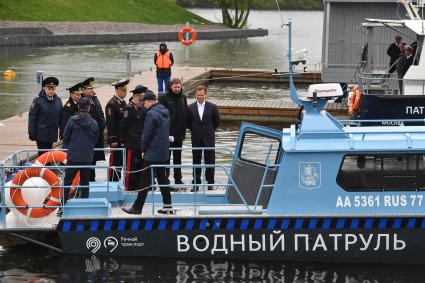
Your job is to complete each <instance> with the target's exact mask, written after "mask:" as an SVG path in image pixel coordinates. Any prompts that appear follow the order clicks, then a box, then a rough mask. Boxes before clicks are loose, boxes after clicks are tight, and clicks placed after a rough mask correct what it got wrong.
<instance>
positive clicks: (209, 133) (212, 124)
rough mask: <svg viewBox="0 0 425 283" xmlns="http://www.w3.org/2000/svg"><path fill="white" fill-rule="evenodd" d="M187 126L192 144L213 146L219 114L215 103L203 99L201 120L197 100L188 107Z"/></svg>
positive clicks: (195, 145)
mask: <svg viewBox="0 0 425 283" xmlns="http://www.w3.org/2000/svg"><path fill="white" fill-rule="evenodd" d="M187 112H188V115H187V128H188V129H189V130H190V131H191V133H192V135H191V139H192V146H193V147H197V146H201V144H204V145H205V146H210V147H214V146H215V130H216V129H217V128H218V126H219V125H220V114H219V112H218V108H217V105H215V104H213V103H211V102H208V101H205V108H204V113H203V115H202V121H201V118H200V117H199V112H198V102H194V103H192V104H190V105H189V107H188V111H187Z"/></svg>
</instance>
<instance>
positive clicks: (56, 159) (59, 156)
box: [34, 150, 80, 193]
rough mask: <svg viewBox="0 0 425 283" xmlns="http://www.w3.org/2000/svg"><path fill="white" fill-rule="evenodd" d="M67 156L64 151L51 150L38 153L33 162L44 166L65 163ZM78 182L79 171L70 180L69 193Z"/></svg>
mask: <svg viewBox="0 0 425 283" xmlns="http://www.w3.org/2000/svg"><path fill="white" fill-rule="evenodd" d="M67 156H68V153H67V152H65V151H61V150H52V151H48V152H45V153H43V154H42V155H40V156H39V157H38V158H37V160H36V161H35V162H34V164H35V165H37V166H45V165H47V164H49V163H51V164H55V165H59V164H60V163H62V164H65V165H66V162H67V159H66V158H67ZM79 183H80V172H78V173H77V175H75V178H74V180H72V184H71V186H72V187H71V193H72V192H73V191H74V187H76V186H78V184H79Z"/></svg>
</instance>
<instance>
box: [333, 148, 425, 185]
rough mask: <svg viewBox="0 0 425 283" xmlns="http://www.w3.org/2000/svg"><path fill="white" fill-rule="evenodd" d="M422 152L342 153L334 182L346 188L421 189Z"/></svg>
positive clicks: (423, 177) (423, 175) (424, 181)
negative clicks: (341, 159) (344, 154)
mask: <svg viewBox="0 0 425 283" xmlns="http://www.w3.org/2000/svg"><path fill="white" fill-rule="evenodd" d="M424 158H425V155H424V153H399V154H397V153H391V154H386V153H385V154H367V153H365V154H356V155H346V156H345V157H344V159H343V161H342V163H341V166H340V168H339V172H338V176H337V183H338V185H339V186H341V187H342V188H343V189H344V190H346V191H359V192H364V191H415V190H424V189H425V166H424V163H425V161H424Z"/></svg>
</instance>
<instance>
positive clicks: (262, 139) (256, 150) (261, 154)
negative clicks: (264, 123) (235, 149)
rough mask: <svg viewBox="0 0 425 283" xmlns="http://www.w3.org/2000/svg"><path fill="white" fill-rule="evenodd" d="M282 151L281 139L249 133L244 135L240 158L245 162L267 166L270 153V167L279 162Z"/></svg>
mask: <svg viewBox="0 0 425 283" xmlns="http://www.w3.org/2000/svg"><path fill="white" fill-rule="evenodd" d="M270 146H271V150H270ZM280 150H281V141H280V140H279V139H276V138H272V137H266V136H263V135H260V134H257V133H253V132H249V131H248V132H245V133H244V135H243V138H242V146H241V149H240V152H239V158H240V159H241V160H243V161H247V162H251V163H255V164H259V165H263V166H265V165H266V164H267V157H268V155H269V151H270V156H269V159H268V160H269V165H270V166H273V165H275V164H277V163H278V162H279V160H278V159H279V156H280Z"/></svg>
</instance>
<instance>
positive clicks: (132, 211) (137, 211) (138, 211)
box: [122, 206, 142, 214]
mask: <svg viewBox="0 0 425 283" xmlns="http://www.w3.org/2000/svg"><path fill="white" fill-rule="evenodd" d="M122 211H124V212H125V213H128V214H142V210H141V209H137V208H135V207H134V206H132V207H130V208H125V207H123V208H122Z"/></svg>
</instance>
